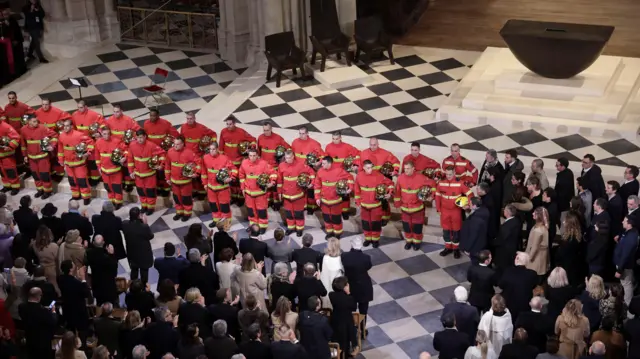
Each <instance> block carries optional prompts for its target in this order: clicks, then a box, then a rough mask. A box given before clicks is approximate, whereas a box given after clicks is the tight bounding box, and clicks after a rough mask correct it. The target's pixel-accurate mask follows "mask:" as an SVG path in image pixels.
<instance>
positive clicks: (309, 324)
mask: <svg viewBox="0 0 640 359" xmlns="http://www.w3.org/2000/svg"><path fill="white" fill-rule="evenodd" d="M298 323H299V324H298V329H299V330H300V344H302V346H303V347H304V349H305V350H306V351H307V354H308V355H309V359H331V352H330V351H329V341H331V337H332V336H333V330H332V329H331V326H330V325H329V319H327V317H326V316H324V315H322V314H320V313H317V312H313V311H310V310H305V311H304V312H302V313H301V314H300V317H299V318H298Z"/></svg>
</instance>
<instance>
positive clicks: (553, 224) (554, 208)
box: [543, 202, 562, 248]
mask: <svg viewBox="0 0 640 359" xmlns="http://www.w3.org/2000/svg"><path fill="white" fill-rule="evenodd" d="M543 205H544V208H546V209H547V213H549V244H548V247H547V248H551V245H552V243H553V240H554V239H555V238H556V233H558V227H559V226H560V224H561V223H562V222H561V220H560V211H558V204H557V203H556V202H549V203H546V202H545V203H544V204H543Z"/></svg>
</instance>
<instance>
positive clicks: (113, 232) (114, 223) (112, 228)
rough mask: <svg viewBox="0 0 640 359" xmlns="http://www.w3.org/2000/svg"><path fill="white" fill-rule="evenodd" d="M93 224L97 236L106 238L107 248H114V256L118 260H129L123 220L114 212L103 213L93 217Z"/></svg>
mask: <svg viewBox="0 0 640 359" xmlns="http://www.w3.org/2000/svg"><path fill="white" fill-rule="evenodd" d="M91 223H93V227H94V229H95V234H96V235H98V234H101V235H102V237H104V243H105V247H106V246H107V245H109V244H111V245H112V246H113V254H114V255H115V256H116V258H117V259H118V260H120V259H123V258H127V253H126V252H125V250H124V243H123V242H122V233H120V231H122V219H121V218H120V217H118V216H116V215H115V214H113V212H105V211H102V212H100V214H94V215H93V217H91Z"/></svg>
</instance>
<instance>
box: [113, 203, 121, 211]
mask: <svg viewBox="0 0 640 359" xmlns="http://www.w3.org/2000/svg"><path fill="white" fill-rule="evenodd" d="M114 208H115V209H116V211H117V210H119V209H120V208H122V203H116V204H115V207H114Z"/></svg>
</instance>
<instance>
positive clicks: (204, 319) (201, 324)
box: [178, 303, 213, 340]
mask: <svg viewBox="0 0 640 359" xmlns="http://www.w3.org/2000/svg"><path fill="white" fill-rule="evenodd" d="M193 323H196V324H198V328H199V329H200V338H202V339H203V340H204V339H206V338H208V337H210V336H211V330H212V329H211V324H213V322H212V321H211V314H209V311H208V310H207V308H205V307H203V306H201V305H200V304H198V303H183V304H182V305H181V306H180V308H178V328H180V331H181V332H182V333H184V332H185V330H186V328H187V326H188V325H189V324H193Z"/></svg>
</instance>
